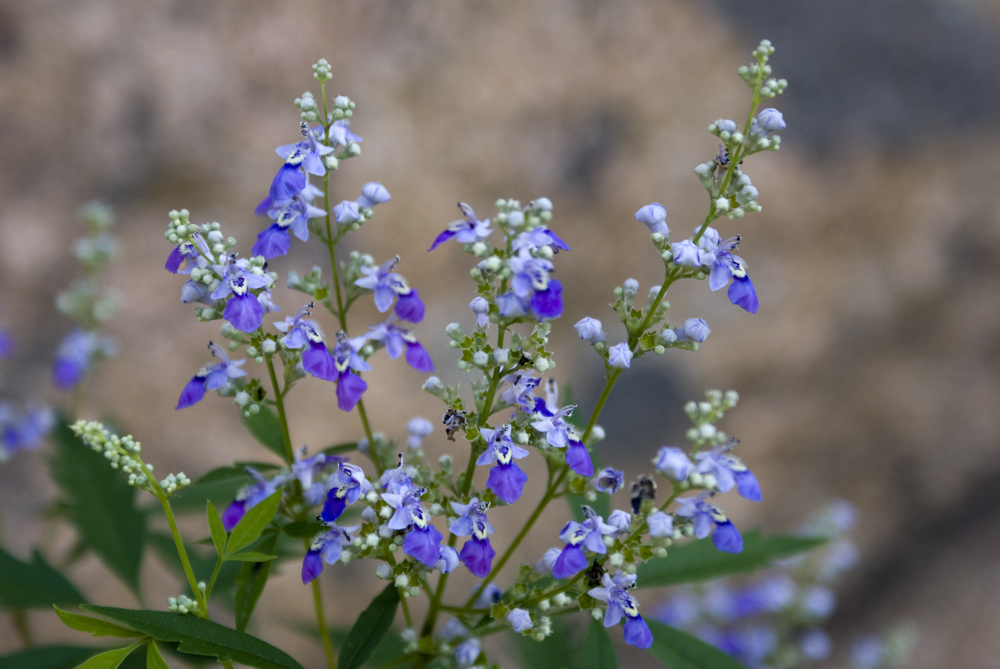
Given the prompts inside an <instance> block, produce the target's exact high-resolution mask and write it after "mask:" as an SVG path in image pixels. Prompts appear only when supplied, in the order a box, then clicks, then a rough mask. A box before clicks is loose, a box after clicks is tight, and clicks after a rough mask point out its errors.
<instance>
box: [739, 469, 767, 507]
mask: <svg viewBox="0 0 1000 669" xmlns="http://www.w3.org/2000/svg"><path fill="white" fill-rule="evenodd" d="M733 478H735V479H736V491H737V492H739V493H740V497H742V498H743V499H748V500H750V501H751V502H760V501H762V500H763V499H764V495H763V494H762V493H761V491H760V483H758V482H757V477H756V476H754V475H753V473H751V472H750V470H749V469H745V470H743V471H741V472H733Z"/></svg>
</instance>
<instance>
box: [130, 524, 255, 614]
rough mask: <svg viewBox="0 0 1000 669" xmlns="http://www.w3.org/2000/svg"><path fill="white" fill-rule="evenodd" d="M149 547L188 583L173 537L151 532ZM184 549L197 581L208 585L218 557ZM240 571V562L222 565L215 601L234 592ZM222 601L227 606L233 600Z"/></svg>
mask: <svg viewBox="0 0 1000 669" xmlns="http://www.w3.org/2000/svg"><path fill="white" fill-rule="evenodd" d="M149 545H150V547H151V548H152V549H153V552H155V553H156V555H157V556H158V557H159V558H160V559H161V560H162V561H163V564H164V566H166V567H168V568H169V569H171V570H172V571H173V572H174V574H176V575H177V578H178V579H180V580H181V581H184V582H186V580H185V575H184V567H183V566H181V561H180V558H179V557H177V547H176V546H175V545H174V539H173V537H172V536H170V535H169V534H164V533H161V532H151V533H150V535H149ZM184 547H185V550H186V551H187V556H188V560H189V561H190V562H191V568H192V569H193V570H194V575H195V579H196V580H198V581H205V582H206V583H207V582H208V581H209V580H210V579H211V578H212V571H213V570H214V569H215V563H216V561H217V560H218V557H217V556H216V555H214V554H212V555H208V554H206V553H203V552H202V551H201V550H199V549H198V548H196V547H194V546H192V545H190V544H184ZM239 570H240V563H238V562H227V563H225V564H223V565H222V569H220V570H219V576H218V578H216V579H215V587H214V588H213V589H212V595H213V599H214V598H215V596H216V595H221V594H223V593H228V592H230V591H231V590H232V588H233V582H234V580H235V578H236V572H238V571H239ZM221 601H222V602H224V603H225V604H227V605H228V604H231V603H232V599H230V598H229V597H223V598H222V600H221Z"/></svg>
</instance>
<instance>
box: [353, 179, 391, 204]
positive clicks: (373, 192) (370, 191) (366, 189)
mask: <svg viewBox="0 0 1000 669" xmlns="http://www.w3.org/2000/svg"><path fill="white" fill-rule="evenodd" d="M390 199H392V198H391V197H390V195H389V191H387V190H386V189H385V186H383V185H382V184H380V183H379V182H378V181H370V182H368V183H366V184H365V185H364V186H362V187H361V197H359V198H358V200H357V202H358V206H359V207H364V208H365V209H370V208H372V207H374V206H375V205H377V204H382V203H383V202H388V201H389V200H390Z"/></svg>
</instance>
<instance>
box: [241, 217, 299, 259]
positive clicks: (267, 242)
mask: <svg viewBox="0 0 1000 669" xmlns="http://www.w3.org/2000/svg"><path fill="white" fill-rule="evenodd" d="M291 242H292V239H291V237H289V236H288V231H287V230H284V229H282V228H281V227H280V226H279V225H278V224H277V223H274V224H272V225H270V226H269V227H268V228H267V229H266V230H262V231H261V232H259V233H257V243H256V244H254V245H253V248H252V249H250V254H251V255H255V256H264V257H265V258H267V259H268V260H270V259H271V258H275V257H277V256H283V255H285V254H286V253H288V247H289V246H290V245H291Z"/></svg>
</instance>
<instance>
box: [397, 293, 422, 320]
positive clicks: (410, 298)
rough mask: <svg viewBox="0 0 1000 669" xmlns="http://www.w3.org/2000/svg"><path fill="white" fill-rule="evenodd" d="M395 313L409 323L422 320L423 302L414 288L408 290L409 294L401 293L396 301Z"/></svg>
mask: <svg viewBox="0 0 1000 669" xmlns="http://www.w3.org/2000/svg"><path fill="white" fill-rule="evenodd" d="M396 315H397V316H399V318H400V320H404V321H410V322H411V323H419V322H420V321H422V320H424V303H423V301H422V300H421V299H420V296H419V295H417V291H416V290H410V294H409V295H403V296H401V297H400V298H399V300H397V301H396Z"/></svg>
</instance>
